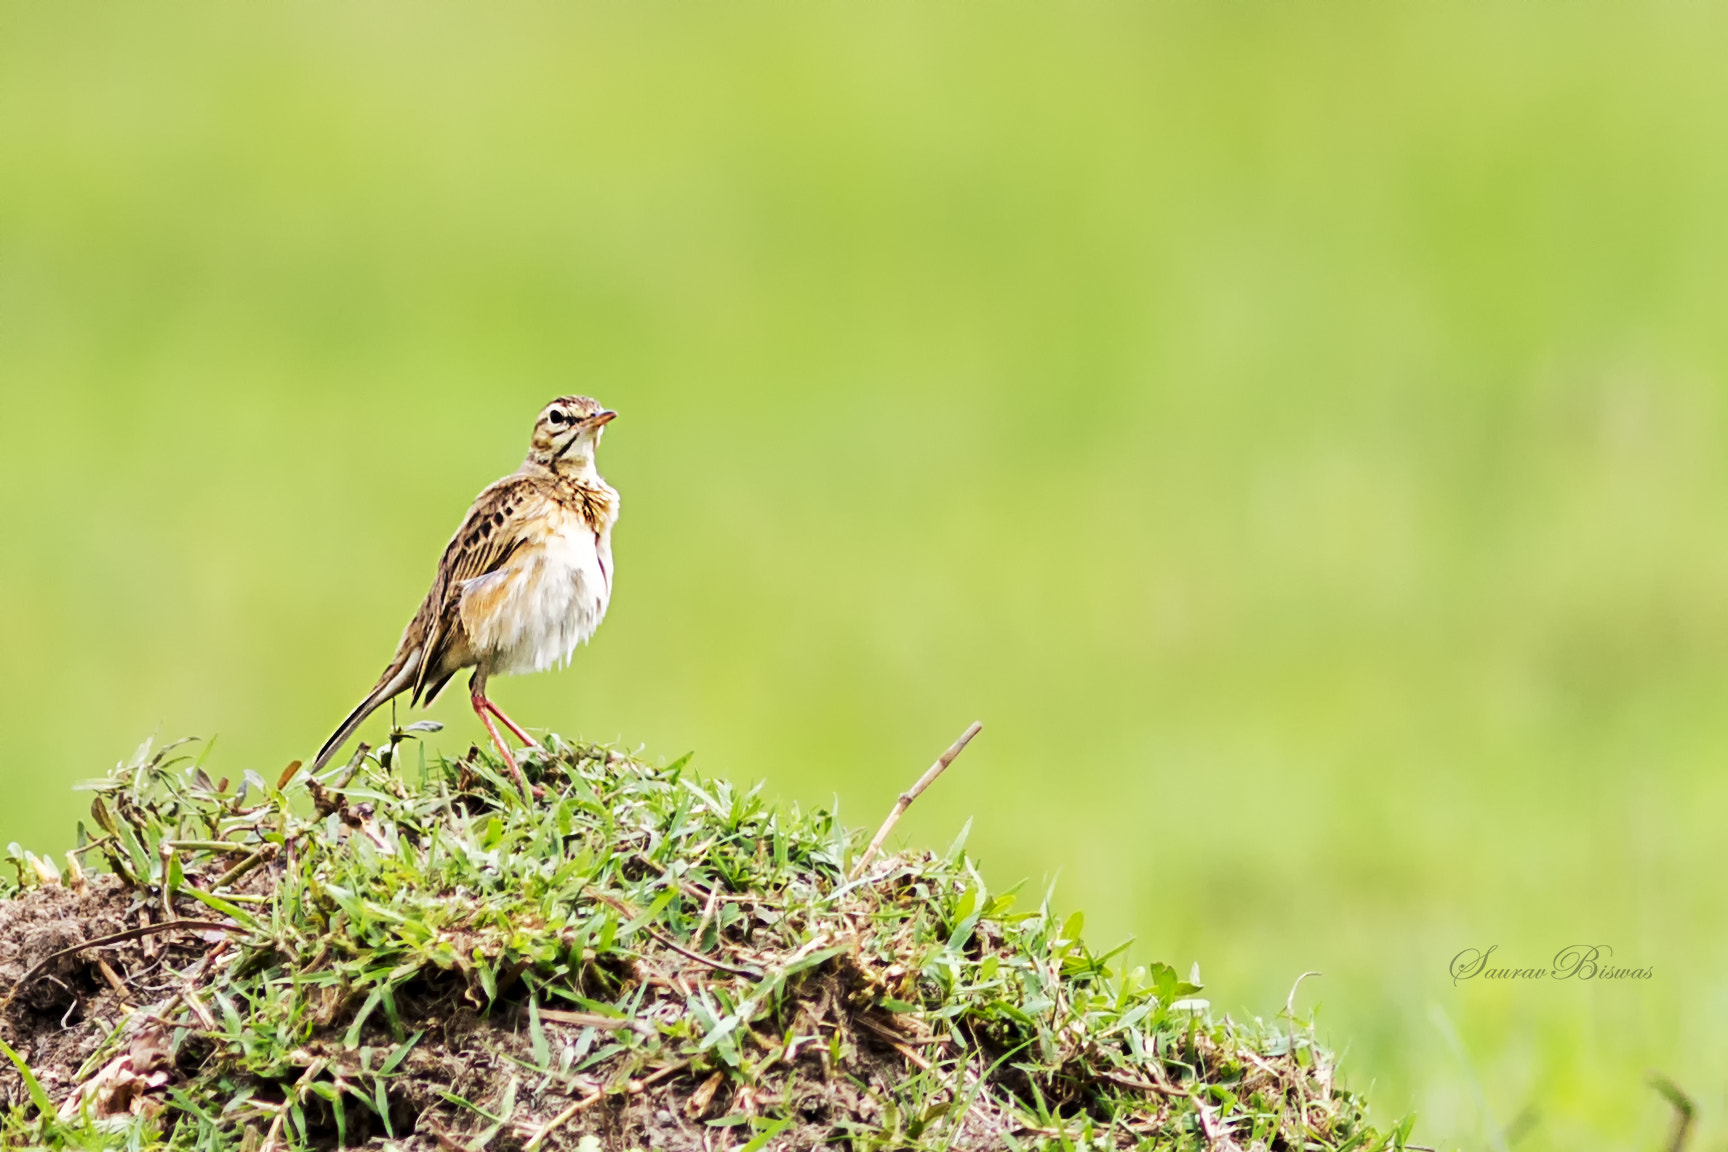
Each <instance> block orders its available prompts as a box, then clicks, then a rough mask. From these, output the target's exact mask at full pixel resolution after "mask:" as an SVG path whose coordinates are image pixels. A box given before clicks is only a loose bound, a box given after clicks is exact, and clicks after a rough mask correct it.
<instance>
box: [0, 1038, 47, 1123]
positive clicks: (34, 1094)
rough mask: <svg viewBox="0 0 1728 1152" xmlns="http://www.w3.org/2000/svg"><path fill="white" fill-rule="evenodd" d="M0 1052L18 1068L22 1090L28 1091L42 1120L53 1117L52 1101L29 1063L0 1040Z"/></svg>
mask: <svg viewBox="0 0 1728 1152" xmlns="http://www.w3.org/2000/svg"><path fill="white" fill-rule="evenodd" d="M0 1053H4V1054H5V1056H6V1059H8V1060H10V1061H12V1066H13V1067H14V1068H16V1069H18V1075H19V1077H20V1078H21V1079H22V1080H23V1081H24V1090H25V1091H27V1092H28V1093H30V1102H31V1103H33V1104H35V1105H36V1111H38V1112H40V1113H42V1119H43V1121H44V1122H51V1121H53V1119H54V1117H55V1111H54V1101H53V1100H50V1099H49V1098H48V1092H47V1090H46V1089H44V1088H43V1087H42V1082H41V1081H40V1080H38V1079H36V1074H35V1073H34V1072H31V1071H30V1065H28V1064H26V1063H24V1058H23V1057H22V1056H20V1055H18V1053H16V1052H14V1051H12V1047H11V1045H9V1044H7V1043H6V1041H4V1040H0Z"/></svg>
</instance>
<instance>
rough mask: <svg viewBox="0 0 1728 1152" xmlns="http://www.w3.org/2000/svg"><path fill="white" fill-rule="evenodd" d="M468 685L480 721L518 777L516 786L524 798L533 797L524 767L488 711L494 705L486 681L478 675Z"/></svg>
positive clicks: (469, 698) (494, 745)
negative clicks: (511, 750) (513, 753)
mask: <svg viewBox="0 0 1728 1152" xmlns="http://www.w3.org/2000/svg"><path fill="white" fill-rule="evenodd" d="M468 686H469V689H470V692H469V697H468V700H469V703H471V704H473V705H474V715H476V716H478V717H480V723H482V724H484V725H486V732H487V734H489V735H490V736H491V737H492V745H493V747H495V748H497V749H498V754H499V755H500V756H502V757H504V763H506V764H508V765H509V766H510V775H512V776H514V777H516V787H518V788H520V789H522V798H523V799H524V800H527V799H531V798H532V796H533V793H532V792H531V791H529V788H528V781H527V779H526V778H525V777H524V776H523V775H522V769H521V768H519V767H517V766H516V757H514V756H512V755H511V754H510V746H509V745H508V744H506V743H504V737H502V736H500V735H498V726H497V725H496V724H494V723H492V717H491V716H490V715H489V714H488V712H487V710H488V709H489V708H491V707H492V701H490V700H488V699H486V693H485V685H484V682H483V681H482V680H481V679H480V677H479V676H476V677H474V679H473V680H471V681H469V685H468ZM511 727H515V725H511Z"/></svg>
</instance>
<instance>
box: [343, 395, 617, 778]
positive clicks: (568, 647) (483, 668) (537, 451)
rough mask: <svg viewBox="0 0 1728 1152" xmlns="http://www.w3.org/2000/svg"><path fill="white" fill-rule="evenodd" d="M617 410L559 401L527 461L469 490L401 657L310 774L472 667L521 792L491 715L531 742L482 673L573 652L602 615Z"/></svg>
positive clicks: (540, 664) (524, 667) (480, 708)
mask: <svg viewBox="0 0 1728 1152" xmlns="http://www.w3.org/2000/svg"><path fill="white" fill-rule="evenodd" d="M615 415H616V413H613V412H610V411H607V410H605V409H603V408H601V407H600V405H599V404H598V403H596V402H595V401H593V400H591V399H589V398H588V397H586V396H563V397H560V398H559V399H557V400H554V401H553V402H552V403H550V404H548V405H547V406H546V408H545V410H544V411H542V412H541V413H540V418H539V420H537V421H536V422H535V425H534V437H533V440H532V442H531V445H530V448H529V452H528V458H527V459H526V460H525V461H523V463H522V467H521V468H519V469H518V470H517V471H515V472H514V473H512V474H511V475H509V476H506V477H504V478H503V479H502V480H499V481H497V482H496V483H494V484H492V485H490V486H488V487H487V488H486V489H485V491H483V492H481V493H480V495H479V496H478V497H476V498H475V500H474V506H473V507H471V508H470V509H469V510H468V515H467V516H466V517H465V518H464V519H463V521H462V526H461V527H460V528H458V529H457V530H456V535H455V536H453V537H452V538H451V540H450V544H449V546H448V547H446V548H445V549H444V556H443V558H442V559H441V560H440V561H439V562H438V573H437V575H436V576H435V577H434V578H433V580H432V589H431V591H429V592H428V593H427V594H426V599H425V600H424V601H422V602H421V604H420V610H419V611H418V612H416V613H415V614H414V619H412V620H411V621H409V623H408V627H407V629H406V630H404V631H403V633H402V640H401V642H400V643H399V644H397V646H396V655H395V656H394V657H392V659H391V661H390V664H389V666H388V667H386V668H385V669H384V674H383V675H382V676H380V677H379V678H378V683H377V685H376V686H375V687H374V688H373V689H372V692H371V693H370V694H369V695H368V696H367V697H366V699H364V700H362V701H361V702H360V704H359V706H358V707H356V708H355V709H354V711H353V712H351V713H350V714H349V715H348V718H347V719H346V720H344V721H343V722H342V724H341V726H340V727H338V728H337V729H336V731H335V732H334V733H333V734H332V735H331V737H330V739H329V740H327V741H325V742H324V747H323V748H321V749H319V751H318V757H317V759H316V760H314V761H313V770H314V771H316V770H318V769H320V768H322V767H323V766H324V765H325V764H326V763H327V762H328V761H329V759H330V757H331V756H333V755H334V754H335V753H336V750H337V749H338V748H340V747H341V746H342V745H343V744H344V743H346V742H347V740H348V738H349V737H350V736H352V735H353V734H354V732H355V730H356V729H358V728H359V727H360V725H361V723H362V722H363V721H364V720H365V719H366V717H368V716H370V715H371V714H372V713H373V712H374V711H375V710H376V709H377V708H378V707H379V706H380V705H382V704H384V703H385V702H386V701H388V700H390V699H393V698H394V697H396V696H397V695H399V694H401V693H403V692H407V691H412V693H413V696H412V697H411V699H412V701H413V703H416V704H419V703H422V702H424V703H428V704H429V703H431V702H432V701H433V700H434V699H435V698H436V697H437V696H438V693H439V692H441V691H442V690H443V689H444V686H445V685H446V684H447V683H449V681H450V678H451V677H452V676H454V675H456V673H458V672H460V671H461V670H462V669H464V668H473V669H474V674H473V676H472V677H471V678H470V679H469V681H468V688H469V695H470V697H471V700H472V703H473V706H474V711H475V713H476V714H478V715H479V717H480V719H481V721H482V722H483V723H484V724H485V725H486V730H487V731H488V732H490V733H491V735H492V740H493V742H494V743H495V744H496V745H497V746H498V750H499V752H501V753H502V754H503V756H504V760H505V762H506V763H507V764H509V766H510V770H511V772H513V773H514V774H515V776H516V781H517V783H518V784H519V785H521V786H522V787H523V790H524V791H526V790H527V784H526V782H525V781H524V780H523V777H522V772H521V769H520V768H518V767H517V764H516V759H515V757H514V756H513V755H511V753H510V749H509V747H508V745H506V744H505V743H504V740H503V738H502V737H501V736H499V734H498V729H497V728H496V727H495V726H494V725H493V723H492V717H494V716H496V717H497V718H498V719H500V720H502V721H503V722H504V723H505V725H506V726H507V727H508V728H509V729H510V730H511V731H512V732H514V733H515V734H516V736H517V737H518V738H519V739H520V740H522V742H523V743H525V744H528V745H533V744H534V741H533V739H532V738H531V737H529V735H528V734H527V733H526V732H524V731H523V730H522V729H521V728H520V727H519V726H517V724H516V723H515V722H514V721H513V720H511V719H510V718H509V717H508V716H506V715H504V712H503V710H502V709H500V708H499V707H498V706H497V705H496V704H494V703H492V701H491V700H489V699H487V697H486V681H487V679H488V678H489V677H491V676H493V675H494V674H505V673H510V672H530V671H540V670H541V669H544V668H548V667H551V666H552V665H553V664H555V663H557V662H559V661H560V660H564V661H567V660H569V658H570V654H571V653H572V652H573V651H574V650H575V648H576V645H578V644H580V643H582V642H583V641H585V640H587V639H588V637H589V636H591V635H592V634H593V632H594V629H595V628H596V627H598V626H599V624H600V620H601V618H602V617H604V616H605V614H606V606H607V604H608V603H609V601H610V600H611V594H612V525H613V524H614V523H615V522H616V521H617V519H618V493H617V492H616V491H615V490H614V489H613V488H612V487H611V486H610V485H608V484H607V483H606V481H604V480H602V479H601V478H600V474H599V472H597V471H596V470H595V467H594V454H595V450H596V449H597V448H598V447H599V443H600V436H601V432H602V430H603V429H604V428H605V426H606V424H607V423H608V422H610V421H611V420H612V418H613V417H614V416H615Z"/></svg>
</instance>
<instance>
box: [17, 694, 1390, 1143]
mask: <svg viewBox="0 0 1728 1152" xmlns="http://www.w3.org/2000/svg"><path fill="white" fill-rule="evenodd" d="M416 727H425V726H416ZM413 736H414V733H413V732H412V731H411V730H410V731H399V732H397V733H395V734H394V736H393V738H392V741H391V743H390V744H388V745H387V746H386V747H385V748H383V749H381V750H380V752H379V753H377V754H376V755H365V756H361V757H357V758H356V760H355V761H354V762H352V763H350V764H349V765H348V766H346V767H345V768H342V769H339V770H337V771H334V772H331V773H329V774H327V775H326V776H324V777H323V778H322V779H311V778H309V777H308V776H306V775H305V774H304V773H301V772H298V771H297V770H293V769H291V770H290V771H289V772H288V773H285V774H284V777H283V778H282V779H281V780H279V781H277V782H275V783H270V782H267V781H265V780H262V779H260V778H259V777H257V776H256V775H254V774H252V773H247V775H246V779H245V781H244V782H243V783H241V784H240V786H239V787H236V788H231V787H229V785H228V782H227V781H212V780H211V779H210V778H209V777H208V776H207V775H206V774H205V773H204V771H203V770H202V769H201V768H199V767H198V766H197V765H196V764H192V763H189V762H188V761H187V760H186V759H185V758H183V757H177V756H175V755H174V754H173V753H172V752H170V751H169V750H163V751H158V752H154V753H152V752H150V751H149V750H148V749H146V750H144V751H142V752H141V753H140V754H139V755H138V756H137V757H136V758H134V760H133V762H132V763H131V764H129V765H126V766H123V767H121V768H118V769H116V771H115V772H114V773H113V774H112V775H111V776H110V777H109V778H107V779H106V780H103V781H101V782H99V783H97V784H96V785H94V787H95V790H96V792H97V796H96V799H95V802H94V804H93V805H92V814H93V818H94V821H95V825H96V827H95V828H93V829H90V830H88V831H86V830H84V829H83V828H81V829H80V847H79V848H78V849H77V850H76V851H75V852H73V853H69V854H68V865H67V868H66V869H65V870H64V871H61V870H59V869H57V868H56V867H55V866H54V865H52V864H50V863H49V862H48V861H46V860H43V859H41V858H38V857H35V856H32V855H30V854H29V853H24V852H21V851H18V850H17V849H14V850H13V854H12V855H13V860H14V862H15V863H16V865H17V872H18V876H17V879H16V880H15V881H6V882H5V885H6V888H7V890H6V891H4V892H0V896H3V897H5V898H4V899H0V995H4V996H5V998H6V1000H5V1007H4V1009H3V1010H0V1039H4V1041H5V1050H4V1052H3V1053H0V1055H4V1056H6V1057H10V1058H11V1059H10V1065H11V1066H7V1067H3V1068H0V1092H4V1094H5V1099H6V1108H5V1113H4V1116H3V1118H0V1145H32V1146H47V1147H51V1148H107V1147H113V1148H119V1147H126V1148H130V1149H139V1148H148V1147H153V1146H156V1145H158V1144H167V1145H170V1146H174V1147H196V1148H211V1149H217V1148H221V1149H227V1148H233V1149H240V1150H243V1152H256V1150H258V1149H261V1148H266V1147H270V1148H276V1147H282V1146H285V1145H286V1146H292V1147H320V1148H326V1147H335V1146H342V1145H346V1146H349V1147H355V1146H360V1145H369V1146H374V1147H396V1148H414V1149H427V1150H430V1149H434V1148H439V1149H445V1150H455V1149H462V1150H468V1152H479V1150H481V1149H485V1148H492V1149H517V1148H527V1149H535V1148H571V1149H578V1150H580V1152H594V1150H596V1149H599V1148H606V1149H618V1150H624V1149H634V1148H666V1149H689V1150H692V1152H695V1150H701V1152H713V1150H716V1149H737V1148H743V1149H745V1150H747V1152H758V1150H762V1149H781V1148H785V1149H807V1148H817V1147H825V1146H831V1145H833V1146H840V1147H850V1148H852V1149H854V1150H855V1152H862V1150H864V1149H930V1150H932V1152H935V1150H944V1152H946V1150H948V1149H983V1148H990V1149H997V1148H1003V1149H1019V1148H1043V1147H1050V1148H1057V1147H1059V1148H1062V1149H1081V1148H1086V1149H1102V1148H1112V1149H1115V1148H1124V1149H1126V1148H1156V1149H1166V1148H1168V1149H1177V1148H1200V1147H1212V1148H1219V1149H1229V1148H1237V1147H1240V1148H1270V1149H1286V1148H1290V1149H1295V1148H1303V1149H1315V1148H1318V1149H1332V1150H1335V1152H1346V1150H1358V1149H1373V1150H1378V1149H1384V1148H1389V1147H1399V1148H1401V1147H1403V1146H1404V1144H1403V1141H1404V1136H1405V1133H1406V1131H1407V1129H1408V1122H1406V1123H1405V1124H1404V1125H1402V1126H1400V1128H1399V1129H1398V1130H1396V1131H1392V1132H1377V1131H1376V1130H1374V1129H1373V1128H1372V1127H1370V1126H1369V1124H1368V1122H1367V1120H1366V1117H1365V1116H1364V1113H1363V1108H1362V1106H1361V1103H1360V1101H1359V1099H1358V1098H1357V1097H1355V1096H1353V1095H1351V1094H1350V1093H1348V1092H1345V1091H1342V1090H1340V1088H1339V1087H1338V1086H1337V1085H1336V1084H1335V1083H1334V1080H1333V1072H1332V1068H1333V1065H1332V1061H1331V1060H1330V1058H1329V1057H1328V1056H1327V1055H1326V1053H1324V1052H1323V1051H1322V1050H1320V1049H1319V1048H1318V1047H1316V1046H1315V1044H1314V1043H1313V1041H1312V1039H1311V1036H1310V1033H1309V1031H1308V1030H1307V1029H1306V1028H1305V1027H1300V1026H1298V1024H1297V1022H1295V1021H1287V1022H1286V1023H1285V1024H1284V1025H1283V1026H1280V1027H1268V1026H1265V1025H1263V1024H1261V1023H1260V1022H1259V1021H1255V1022H1254V1023H1253V1024H1252V1025H1243V1024H1240V1023H1236V1022H1232V1021H1230V1020H1228V1019H1224V1020H1219V1019H1214V1018H1212V1017H1211V1015H1210V1014H1209V1012H1208V1010H1207V1008H1206V1005H1205V1003H1204V1002H1203V1001H1198V1000H1195V999H1193V996H1194V994H1195V993H1197V992H1198V991H1199V988H1198V987H1197V986H1196V985H1195V984H1192V983H1188V982H1185V981H1183V980H1181V979H1179V978H1178V976H1177V974H1176V972H1174V971H1173V970H1171V969H1170V968H1169V967H1167V966H1164V965H1153V966H1152V967H1151V968H1150V969H1136V970H1134V971H1132V972H1127V973H1121V974H1118V973H1114V972H1112V971H1111V970H1110V969H1109V968H1108V967H1107V966H1106V959H1107V957H1104V956H1099V955H1095V954H1094V953H1092V952H1091V951H1089V950H1088V949H1087V947H1086V945H1085V944H1084V942H1083V941H1082V940H1081V939H1080V917H1079V916H1078V915H1074V916H1072V917H1069V918H1067V919H1066V920H1061V919H1058V918H1055V917H1053V916H1052V915H1051V913H1050V911H1049V908H1048V906H1047V905H1046V906H1044V907H1039V908H1035V909H1032V910H1028V911H1016V910H1015V903H1014V897H1013V895H1012V894H994V893H991V892H990V891H988V889H987V888H986V885H985V883H984V881H983V879H982V878H981V877H980V875H979V874H978V872H977V870H976V869H975V868H974V866H973V864H972V862H971V861H969V860H968V859H967V858H966V856H965V854H964V851H963V848H962V845H960V844H956V845H955V846H954V847H953V848H951V849H950V850H949V851H948V852H947V853H946V854H945V855H943V856H940V857H938V856H933V855H929V854H904V855H899V856H891V857H887V858H883V859H880V860H877V861H876V862H874V864H873V865H872V866H871V867H870V868H869V869H868V871H867V873H866V874H865V875H863V876H862V877H860V878H858V879H856V880H848V878H847V871H848V869H849V867H850V866H851V861H852V858H853V857H854V856H855V854H856V853H857V851H858V849H859V847H860V844H861V841H860V839H859V838H858V837H856V836H855V835H854V834H852V833H850V832H848V831H847V830H845V829H844V828H841V827H840V826H839V825H838V824H837V823H836V821H835V820H834V819H833V818H832V817H831V816H830V815H829V814H827V813H826V812H822V811H814V812H808V813H804V812H800V811H798V810H797V809H795V808H794V809H790V810H788V809H784V808H777V807H774V806H772V805H769V804H768V803H766V802H764V801H763V800H762V799H760V797H759V796H758V795H757V793H756V792H755V791H754V790H752V791H750V792H747V793H742V794H741V793H739V792H738V791H737V790H735V789H734V788H733V787H731V786H730V785H729V784H727V783H726V782H724V781H721V780H706V779H703V778H702V777H700V776H699V775H697V774H696V773H695V772H693V771H692V770H690V769H689V768H688V767H687V766H686V765H685V763H684V762H683V761H679V762H678V763H675V764H671V765H668V766H665V767H653V766H649V765H647V764H643V763H641V762H639V761H637V760H634V759H630V758H627V757H625V756H622V755H620V754H618V753H616V752H612V751H608V750H606V749H602V748H597V747H591V746H571V745H568V744H565V743H564V742H562V741H560V740H558V739H557V738H556V737H554V738H552V739H550V740H549V741H548V742H547V745H548V750H547V751H545V752H543V753H530V754H529V755H528V757H527V758H526V760H525V762H524V767H525V770H526V771H527V773H528V776H529V778H530V780H532V781H534V782H535V783H536V784H537V785H538V786H539V787H540V788H541V789H543V791H544V796H543V797H542V798H541V799H539V800H537V801H536V802H534V803H532V804H529V803H525V802H524V801H523V800H522V798H521V797H520V795H519V794H518V793H517V792H516V790H515V788H514V787H513V785H512V784H511V783H510V782H509V781H508V779H507V778H506V777H505V776H504V775H503V773H502V772H501V769H500V765H499V764H498V762H496V761H495V760H492V759H490V758H489V757H488V756H487V755H485V754H482V753H480V752H478V751H476V750H470V752H469V753H468V754H467V755H466V756H464V757H462V758H461V759H459V760H454V761H447V760H444V759H441V758H437V759H433V760H430V761H429V760H428V759H427V757H426V755H425V754H424V752H423V751H421V752H419V753H418V754H417V755H415V756H413V757H408V756H405V753H406V752H409V751H413V750H414V749H415V747H416V746H415V745H413V744H411V743H410V742H409V741H411V740H412V739H413ZM410 758H411V759H413V760H414V761H415V763H413V764H408V763H406V761H407V760H408V759H410ZM296 768H297V766H296ZM81 860H82V861H83V862H84V863H83V864H82V865H81V864H80V861H81ZM98 867H103V868H105V869H106V871H105V872H104V873H102V874H97V868H98ZM5 1064H7V1061H4V1060H0V1065H5Z"/></svg>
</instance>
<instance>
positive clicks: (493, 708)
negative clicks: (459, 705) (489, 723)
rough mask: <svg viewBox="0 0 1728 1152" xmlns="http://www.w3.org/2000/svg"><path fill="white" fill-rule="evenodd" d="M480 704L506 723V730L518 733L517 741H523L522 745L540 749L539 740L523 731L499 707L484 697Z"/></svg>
mask: <svg viewBox="0 0 1728 1152" xmlns="http://www.w3.org/2000/svg"><path fill="white" fill-rule="evenodd" d="M480 703H482V704H484V705H486V710H487V711H488V712H490V713H492V715H494V716H496V717H498V719H500V720H502V721H504V727H506V728H508V729H510V731H512V732H514V733H516V739H518V740H520V741H522V743H524V744H526V745H528V747H530V748H538V747H540V742H539V741H538V740H536V739H534V737H532V736H530V735H528V733H526V732H524V731H522V727H521V725H519V724H517V723H516V721H514V720H512V719H510V717H508V716H506V715H504V709H502V708H500V707H498V705H496V704H494V703H492V701H491V700H489V699H487V698H486V697H484V696H483V697H481V698H480Z"/></svg>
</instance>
